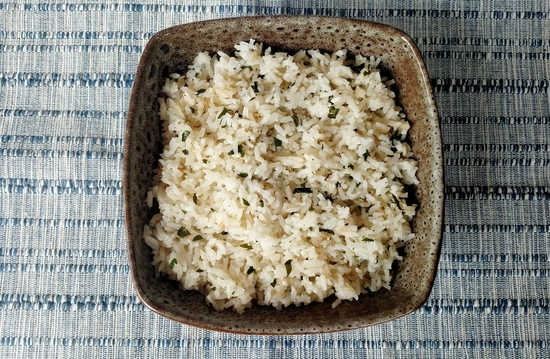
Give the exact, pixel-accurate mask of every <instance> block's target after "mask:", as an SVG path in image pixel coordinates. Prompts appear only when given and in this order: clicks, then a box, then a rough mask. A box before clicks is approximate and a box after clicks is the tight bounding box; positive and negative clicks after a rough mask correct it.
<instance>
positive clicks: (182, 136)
mask: <svg viewBox="0 0 550 359" xmlns="http://www.w3.org/2000/svg"><path fill="white" fill-rule="evenodd" d="M189 134H191V131H188V130H185V131H183V133H182V134H181V140H182V141H183V142H185V140H186V139H187V137H189Z"/></svg>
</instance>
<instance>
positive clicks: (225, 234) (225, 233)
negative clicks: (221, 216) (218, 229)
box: [220, 231, 229, 236]
mask: <svg viewBox="0 0 550 359" xmlns="http://www.w3.org/2000/svg"><path fill="white" fill-rule="evenodd" d="M220 234H221V235H222V236H227V235H228V234H229V232H226V231H223V232H222V233H220Z"/></svg>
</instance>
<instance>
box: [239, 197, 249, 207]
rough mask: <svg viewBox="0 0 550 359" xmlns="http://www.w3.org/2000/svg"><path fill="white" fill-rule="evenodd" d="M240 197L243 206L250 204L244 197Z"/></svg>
mask: <svg viewBox="0 0 550 359" xmlns="http://www.w3.org/2000/svg"><path fill="white" fill-rule="evenodd" d="M241 199H242V200H243V204H244V205H245V206H250V203H248V201H247V200H246V199H244V198H241Z"/></svg>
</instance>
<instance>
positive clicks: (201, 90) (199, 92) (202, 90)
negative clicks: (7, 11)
mask: <svg viewBox="0 0 550 359" xmlns="http://www.w3.org/2000/svg"><path fill="white" fill-rule="evenodd" d="M204 92H206V89H200V90H199V91H197V95H198V94H201V93H204Z"/></svg>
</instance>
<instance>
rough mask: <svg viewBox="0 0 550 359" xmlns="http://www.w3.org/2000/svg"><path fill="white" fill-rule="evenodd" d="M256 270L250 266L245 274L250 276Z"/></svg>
mask: <svg viewBox="0 0 550 359" xmlns="http://www.w3.org/2000/svg"><path fill="white" fill-rule="evenodd" d="M255 271H256V270H255V269H254V267H252V266H250V267H248V270H247V271H246V274H252V273H254V272H255Z"/></svg>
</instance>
